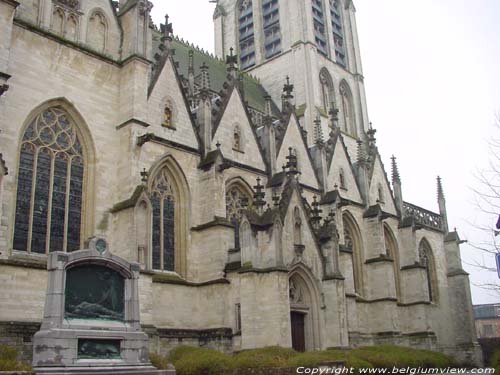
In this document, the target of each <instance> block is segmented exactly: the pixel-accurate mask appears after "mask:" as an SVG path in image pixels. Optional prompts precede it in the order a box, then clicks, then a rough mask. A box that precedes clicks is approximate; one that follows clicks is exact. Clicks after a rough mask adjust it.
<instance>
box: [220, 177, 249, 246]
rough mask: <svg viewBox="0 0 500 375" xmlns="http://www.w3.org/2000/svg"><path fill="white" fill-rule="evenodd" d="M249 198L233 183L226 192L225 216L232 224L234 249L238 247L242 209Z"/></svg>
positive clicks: (246, 204)
mask: <svg viewBox="0 0 500 375" xmlns="http://www.w3.org/2000/svg"><path fill="white" fill-rule="evenodd" d="M250 200H251V198H250V196H249V195H248V194H247V193H245V192H243V190H242V189H241V188H240V187H239V186H237V185H233V186H232V187H230V188H229V189H228V191H227V192H226V217H227V219H228V220H229V221H230V222H231V223H232V224H233V225H234V247H235V249H239V248H240V223H241V219H242V218H243V210H245V209H246V207H247V206H248V204H249V202H250Z"/></svg>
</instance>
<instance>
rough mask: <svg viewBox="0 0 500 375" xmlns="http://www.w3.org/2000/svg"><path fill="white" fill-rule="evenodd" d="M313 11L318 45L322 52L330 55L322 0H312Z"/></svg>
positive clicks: (315, 36)
mask: <svg viewBox="0 0 500 375" xmlns="http://www.w3.org/2000/svg"><path fill="white" fill-rule="evenodd" d="M312 13H313V24H314V38H315V41H316V46H317V47H318V50H319V51H320V52H321V53H322V54H324V55H328V51H327V42H326V31H325V30H326V27H325V26H326V25H325V14H324V10H323V1H322V0H312Z"/></svg>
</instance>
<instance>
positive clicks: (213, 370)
mask: <svg viewBox="0 0 500 375" xmlns="http://www.w3.org/2000/svg"><path fill="white" fill-rule="evenodd" d="M170 361H171V362H172V363H173V364H174V366H175V369H176V370H177V374H178V375H201V374H203V375H220V373H221V372H222V371H225V370H230V369H231V368H233V367H232V361H231V357H230V356H228V355H226V354H223V353H220V352H218V351H216V350H211V349H202V348H193V347H187V346H183V347H179V348H177V349H174V350H173V351H172V352H171V355H170Z"/></svg>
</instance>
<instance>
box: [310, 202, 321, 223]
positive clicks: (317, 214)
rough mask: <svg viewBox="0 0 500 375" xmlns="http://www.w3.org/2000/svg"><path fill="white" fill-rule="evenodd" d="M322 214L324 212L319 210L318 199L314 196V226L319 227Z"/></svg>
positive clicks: (312, 217)
mask: <svg viewBox="0 0 500 375" xmlns="http://www.w3.org/2000/svg"><path fill="white" fill-rule="evenodd" d="M322 212H323V210H322V209H321V208H319V202H318V198H317V197H316V196H314V197H313V202H312V210H311V223H312V224H313V226H317V224H319V223H320V221H321V213H322Z"/></svg>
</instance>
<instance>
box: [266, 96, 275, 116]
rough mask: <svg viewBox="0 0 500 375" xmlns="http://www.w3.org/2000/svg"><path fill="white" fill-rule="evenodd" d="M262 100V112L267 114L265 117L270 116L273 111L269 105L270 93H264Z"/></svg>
mask: <svg viewBox="0 0 500 375" xmlns="http://www.w3.org/2000/svg"><path fill="white" fill-rule="evenodd" d="M264 100H265V107H264V114H265V115H266V116H267V117H271V116H272V114H273V112H272V107H271V103H272V102H271V96H270V95H266V96H265V97H264Z"/></svg>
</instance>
